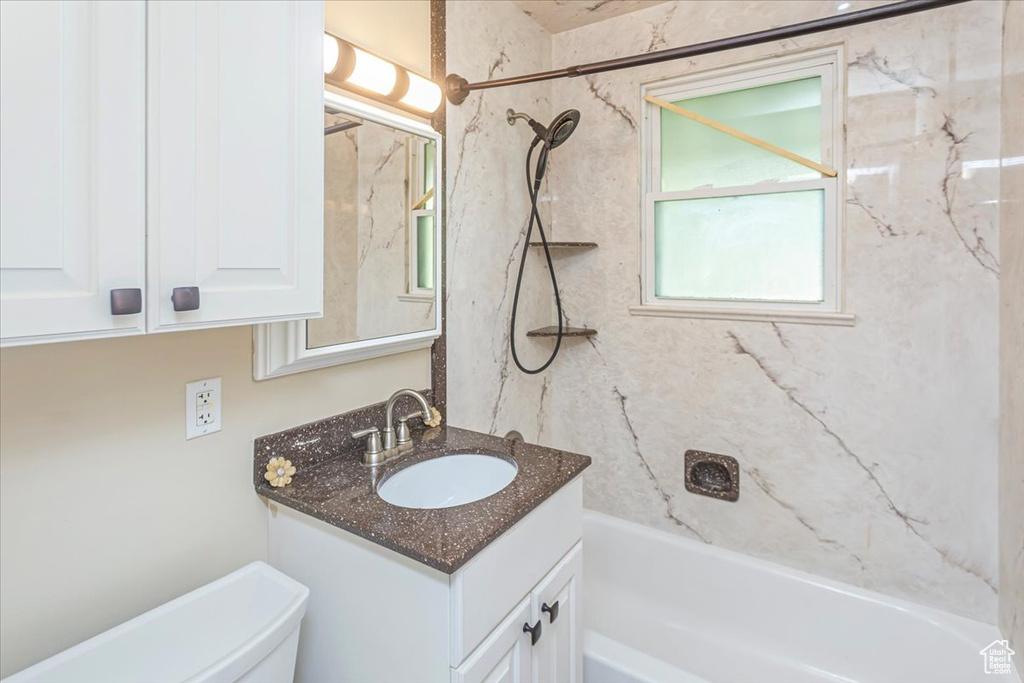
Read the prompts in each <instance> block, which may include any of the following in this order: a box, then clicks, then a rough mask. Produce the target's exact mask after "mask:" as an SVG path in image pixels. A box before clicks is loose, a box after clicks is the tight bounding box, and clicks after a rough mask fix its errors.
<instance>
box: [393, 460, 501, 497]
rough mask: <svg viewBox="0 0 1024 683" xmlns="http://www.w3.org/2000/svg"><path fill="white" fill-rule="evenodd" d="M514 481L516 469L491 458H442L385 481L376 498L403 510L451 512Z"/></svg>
mask: <svg viewBox="0 0 1024 683" xmlns="http://www.w3.org/2000/svg"><path fill="white" fill-rule="evenodd" d="M515 478H516V466H515V465H513V464H512V463H510V462H508V461H507V460H502V459H501V458H496V457H494V456H492V455H482V454H479V453H465V454H456V455H445V456H442V457H440V458H434V459H433V460H424V461H423V462H419V463H416V464H415V465H410V466H409V467H406V468H405V469H402V470H399V471H398V472H395V473H394V474H393V475H391V476H390V477H388V478H387V479H385V480H384V483H383V484H381V485H380V488H378V489H377V495H378V496H380V497H381V498H383V499H384V500H386V501H387V502H389V503H391V504H392V505H397V506H399V507H403V508H450V507H454V506H456V505H465V504H466V503H472V502H473V501H475V500H480V499H481V498H486V497H487V496H490V495H493V494H495V493H497V492H498V491H500V490H502V489H503V488H505V487H506V486H508V485H509V484H511V483H512V480H513V479H515Z"/></svg>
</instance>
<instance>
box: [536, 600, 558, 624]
mask: <svg viewBox="0 0 1024 683" xmlns="http://www.w3.org/2000/svg"><path fill="white" fill-rule="evenodd" d="M540 611H541V612H547V613H548V623H549V624H553V623H555V619H557V618H558V600H555V602H554V604H552V605H551V606H550V607H548V603H546V602H545V603H544V604H543V605H541V607H540Z"/></svg>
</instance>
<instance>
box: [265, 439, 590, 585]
mask: <svg viewBox="0 0 1024 683" xmlns="http://www.w3.org/2000/svg"><path fill="white" fill-rule="evenodd" d="M350 424H351V422H347V423H346V424H345V426H346V427H348V426H349V425H350ZM305 429H306V432H301V431H299V430H291V431H290V432H282V433H281V435H285V434H288V435H289V436H288V438H280V437H279V436H278V435H273V436H271V437H261V439H258V440H257V442H256V449H255V451H256V453H255V457H256V462H255V463H254V464H255V469H254V474H255V479H256V492H257V493H259V494H260V495H261V496H265V497H267V498H269V499H270V500H273V501H275V502H277V503H280V504H281V505H285V506H287V507H290V508H293V509H295V510H298V511H299V512H303V513H305V514H307V515H310V516H311V517H315V518H317V519H320V520H322V521H324V522H327V523H328V524H332V525H333V526H336V527H338V528H339V529H344V530H345V531H350V532H352V533H354V534H356V535H358V536H361V537H363V538H365V539H367V540H370V541H373V542H374V543H377V544H379V545H382V546H384V547H386V548H390V549H391V550H394V551H396V552H398V553H401V554H402V555H406V556H407V557H411V558H413V559H414V560H418V561H420V562H422V563H423V564H425V565H427V566H429V567H433V568H434V569H437V570H440V571H442V572H445V573H447V574H451V573H453V572H455V571H456V570H458V569H459V567H461V566H462V565H464V564H466V562H468V561H469V560H470V559H471V558H472V557H473V556H475V555H476V554H477V553H479V552H480V551H481V550H483V549H484V548H486V547H487V545H488V544H489V543H491V542H492V541H494V540H495V539H497V538H498V537H499V536H501V534H503V533H504V532H505V531H507V530H508V529H509V528H510V527H512V525H513V524H515V523H516V522H518V521H519V520H520V519H522V518H523V517H525V516H526V515H527V513H529V512H530V511H531V510H533V509H534V508H536V507H537V506H538V505H540V504H541V503H542V502H544V500H546V499H547V498H549V497H550V496H551V495H552V494H554V493H555V492H556V491H558V490H559V489H560V488H562V487H563V486H564V485H565V484H567V483H569V482H570V481H571V480H572V479H573V478H575V477H576V476H577V475H578V474H579V473H580V472H582V471H583V470H584V469H586V468H587V467H588V466H589V465H590V458H589V457H588V456H585V455H577V454H575V453H568V452H566V451H559V450H555V449H552V448H545V447H543V446H537V445H534V444H528V443H524V442H521V441H508V440H506V439H501V438H498V437H496V436H489V435H487V434H481V433H479V432H472V431H468V430H465V429H457V428H454V427H440V428H436V429H428V430H426V431H416V432H414V435H413V437H414V442H415V444H416V446H415V447H414V448H413V449H412V450H410V451H408V452H407V453H404V454H403V455H401V456H400V457H398V458H395V459H394V460H391V461H388V462H386V463H384V464H382V465H378V466H377V467H373V468H371V467H364V466H363V465H362V464H360V462H359V458H360V455H361V452H362V449H361V448H359V447H357V448H355V449H352V450H348V451H347V452H345V453H343V454H341V455H338V456H335V457H329V458H327V457H324V456H323V455H320V456H319V457H315V458H313V459H312V462H309V461H310V458H309V456H308V455H307V454H306V453H304V452H303V447H304V446H307V445H308V444H310V443H314V442H316V441H318V440H319V439H318V438H316V437H314V438H313V439H304V438H303V437H304V436H309V434H310V433H313V430H314V429H315V425H310V426H307V427H306V428H305ZM320 433H321V434H323V432H322V431H321V432H320ZM275 437H278V438H275ZM291 449H297V450H296V451H295V452H294V453H293V452H290V451H291ZM457 453H485V454H489V455H494V456H497V457H500V458H503V459H505V460H508V461H511V462H514V463H515V464H516V465H517V466H518V472H517V473H516V477H515V479H514V480H513V481H512V483H511V484H509V485H508V486H507V487H506V488H504V489H502V490H501V491H499V492H498V493H496V494H494V495H492V496H489V497H487V498H483V499H481V500H478V501H475V502H473V503H467V504H465V505H458V506H455V507H450V508H440V509H433V510H425V509H418V508H402V507H398V506H396V505H392V504H390V503H388V502H386V501H384V500H383V499H382V498H380V497H379V496H378V495H377V493H376V489H377V486H378V485H379V484H380V482H382V481H383V480H384V479H386V478H387V477H388V476H389V475H390V474H392V473H393V472H396V471H398V470H400V469H402V468H405V467H408V466H409V465H412V464H414V463H417V462H422V461H424V460H429V459H431V458H438V457H441V456H444V455H452V454H457ZM272 455H273V456H284V457H285V458H288V459H290V460H292V461H293V463H294V464H296V466H297V467H298V468H299V469H298V472H296V474H295V476H294V477H293V479H292V483H291V484H289V485H288V486H285V487H282V488H274V487H272V486H270V485H269V484H268V483H266V481H264V480H263V478H262V473H263V471H264V470H263V468H264V467H266V462H267V460H269V458H270V457H271V456H272ZM304 460H305V461H306V462H307V463H308V464H303V461H304Z"/></svg>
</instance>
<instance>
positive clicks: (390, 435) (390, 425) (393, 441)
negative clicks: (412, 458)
mask: <svg viewBox="0 0 1024 683" xmlns="http://www.w3.org/2000/svg"><path fill="white" fill-rule="evenodd" d="M402 396H411V397H412V398H414V399H416V400H417V401H419V404H420V408H422V409H423V410H422V412H420V413H410V414H409V415H406V416H405V417H403V418H401V419H400V420H399V429H398V435H397V437H396V435H395V401H397V400H398V399H399V398H401V397H402ZM417 415H419V417H421V418H422V419H423V421H424V422H426V421H427V420H429V419H430V418H431V417H432V415H431V414H430V404H429V403H427V399H426V398H424V397H423V394H421V393H420V392H418V391H413V390H412V389H399V390H398V391H396V392H395V393H393V394H392V395H391V398H389V399H388V404H387V407H386V408H385V423H384V452H385V453H387V452H388V451H391V450H394V449H397V448H401V447H402V446H404V445H405V444H411V443H412V437H411V436H410V435H409V427H408V426H407V425H406V424H405V423H406V422H407V421H408V420H411V419H412V418H414V417H416V416H417ZM402 450H405V449H402ZM385 457H387V456H386V455H385Z"/></svg>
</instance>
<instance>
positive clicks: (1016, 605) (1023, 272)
mask: <svg viewBox="0 0 1024 683" xmlns="http://www.w3.org/2000/svg"><path fill="white" fill-rule="evenodd" d="M1022 45H1024V3H1021V2H1011V1H1010V0H1006V2H1005V4H1004V14H1003V112H1002V114H1003V116H1002V121H1003V136H1002V142H1003V149H1002V154H1001V156H1002V158H1003V159H1008V158H1010V157H1017V158H1018V159H1019V158H1020V157H1024V48H1022V47H1021V46H1022ZM1000 187H1001V193H1000V194H1001V202H1000V204H1001V209H1002V214H1001V218H1000V223H1001V224H1002V225H1003V226H1005V228H1006V229H1004V230H1002V232H1001V234H1000V238H1001V244H1000V249H999V250H1000V253H1002V255H1003V270H1002V279H1001V282H1000V285H1001V290H1000V307H999V309H1000V310H999V318H1000V413H1001V415H1000V444H999V450H1000V463H999V625H1000V627H1001V628H1002V630H1003V635H1005V636H1006V637H1007V638H1009V639H1010V643H1011V647H1012V648H1013V649H1014V650H1016V651H1017V652H1019V653H1024V229H1022V227H1024V166H1021V165H1019V164H1018V165H1014V166H1004V167H1003V169H1002V179H1001V183H1000ZM1020 661H1024V654H1021V655H1018V663H1017V668H1018V669H1021V665H1020Z"/></svg>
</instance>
